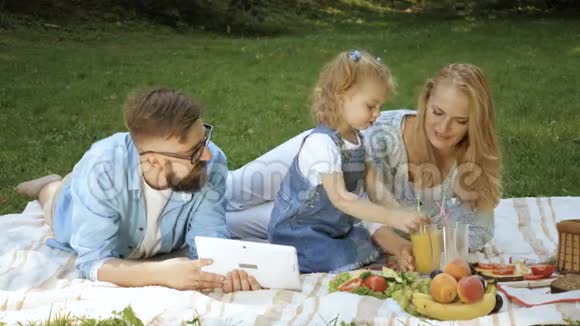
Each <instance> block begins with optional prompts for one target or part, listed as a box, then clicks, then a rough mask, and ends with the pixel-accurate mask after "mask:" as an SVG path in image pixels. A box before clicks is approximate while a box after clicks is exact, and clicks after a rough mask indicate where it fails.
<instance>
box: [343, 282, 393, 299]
mask: <svg viewBox="0 0 580 326" xmlns="http://www.w3.org/2000/svg"><path fill="white" fill-rule="evenodd" d="M351 293H354V294H358V295H366V296H370V297H375V298H377V299H381V300H385V299H387V298H388V296H387V294H386V293H385V292H377V291H373V290H371V289H369V288H367V287H366V286H364V285H363V286H361V287H360V288H358V289H354V290H352V292H351Z"/></svg>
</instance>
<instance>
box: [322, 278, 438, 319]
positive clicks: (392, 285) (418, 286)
mask: <svg viewBox="0 0 580 326" xmlns="http://www.w3.org/2000/svg"><path fill="white" fill-rule="evenodd" d="M430 286H431V279H430V278H419V275H418V274H417V273H415V272H401V273H399V272H396V271H394V270H392V269H390V268H387V267H383V270H382V271H381V272H375V271H371V270H366V269H363V270H358V271H356V272H350V273H349V272H344V273H340V274H337V275H336V276H335V277H334V278H333V279H332V280H331V281H330V282H329V283H328V292H329V293H333V292H338V291H341V292H349V293H353V294H357V295H363V296H371V297H375V298H377V299H380V300H386V299H387V298H392V299H393V300H395V301H396V302H397V303H398V304H399V305H400V306H401V308H403V309H404V310H405V311H406V312H408V313H410V314H411V315H413V316H417V315H418V313H417V309H416V307H415V306H414V305H413V304H412V302H411V298H412V296H413V293H414V292H420V293H424V294H429V293H430V292H429V291H430Z"/></svg>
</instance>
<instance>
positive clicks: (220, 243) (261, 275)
mask: <svg viewBox="0 0 580 326" xmlns="http://www.w3.org/2000/svg"><path fill="white" fill-rule="evenodd" d="M195 245H196V247H197V255H198V256H199V258H210V259H212V260H213V264H212V265H209V266H205V267H203V268H202V270H203V271H206V272H211V273H216V274H221V275H226V274H227V273H228V272H230V271H232V270H234V269H242V270H244V271H246V272H247V273H248V274H250V275H252V276H254V277H255V278H256V280H257V281H258V283H260V285H261V286H262V287H264V288H268V289H289V290H300V289H301V286H300V270H299V267H298V256H297V255H296V248H294V247H290V246H282V245H275V244H270V243H262V242H250V241H241V240H231V239H219V238H208V237H195Z"/></svg>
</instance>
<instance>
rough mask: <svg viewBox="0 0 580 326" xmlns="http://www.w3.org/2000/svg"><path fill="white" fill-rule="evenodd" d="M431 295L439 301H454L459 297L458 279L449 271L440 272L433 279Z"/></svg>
mask: <svg viewBox="0 0 580 326" xmlns="http://www.w3.org/2000/svg"><path fill="white" fill-rule="evenodd" d="M431 296H432V297H433V300H435V301H437V302H439V303H449V302H453V300H455V298H456V297H457V281H456V280H455V278H454V277H453V276H451V275H449V274H447V273H441V274H438V275H437V276H435V277H434V278H433V280H431Z"/></svg>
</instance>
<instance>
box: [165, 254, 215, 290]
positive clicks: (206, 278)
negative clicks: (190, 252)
mask: <svg viewBox="0 0 580 326" xmlns="http://www.w3.org/2000/svg"><path fill="white" fill-rule="evenodd" d="M212 263H213V261H212V260H211V259H197V260H191V259H189V258H183V257H180V258H172V259H168V260H165V261H163V262H162V264H163V265H162V266H163V269H162V275H160V277H161V279H160V280H161V282H162V285H165V286H167V287H170V288H173V289H176V290H209V289H211V290H213V289H216V288H221V287H222V286H223V283H224V280H225V278H224V277H223V276H222V275H218V274H214V273H208V272H203V271H201V268H202V267H203V266H207V265H211V264H212Z"/></svg>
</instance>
